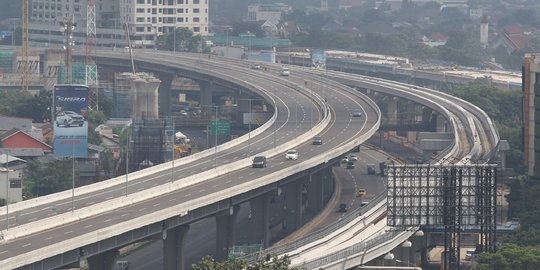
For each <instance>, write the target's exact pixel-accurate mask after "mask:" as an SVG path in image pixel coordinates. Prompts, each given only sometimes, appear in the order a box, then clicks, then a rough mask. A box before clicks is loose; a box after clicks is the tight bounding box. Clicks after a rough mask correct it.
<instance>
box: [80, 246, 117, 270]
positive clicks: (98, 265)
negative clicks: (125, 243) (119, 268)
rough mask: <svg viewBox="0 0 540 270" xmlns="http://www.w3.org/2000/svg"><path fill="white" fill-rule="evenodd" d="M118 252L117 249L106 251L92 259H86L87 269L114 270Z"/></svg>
mask: <svg viewBox="0 0 540 270" xmlns="http://www.w3.org/2000/svg"><path fill="white" fill-rule="evenodd" d="M118 255H119V252H118V250H117V249H112V250H108V251H105V252H102V253H99V254H96V255H94V256H92V257H88V259H87V260H88V267H89V268H90V270H108V269H110V270H114V269H116V268H115V265H114V263H115V262H116V259H117V258H118Z"/></svg>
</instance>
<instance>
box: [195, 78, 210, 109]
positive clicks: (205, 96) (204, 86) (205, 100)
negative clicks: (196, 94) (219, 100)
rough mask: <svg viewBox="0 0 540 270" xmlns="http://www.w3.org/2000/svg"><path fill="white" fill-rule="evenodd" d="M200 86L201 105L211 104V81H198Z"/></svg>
mask: <svg viewBox="0 0 540 270" xmlns="http://www.w3.org/2000/svg"><path fill="white" fill-rule="evenodd" d="M198 83H199V87H200V89H201V90H200V95H201V100H200V103H201V105H202V106H208V105H212V85H213V83H212V82H204V81H198Z"/></svg>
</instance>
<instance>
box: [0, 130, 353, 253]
mask: <svg viewBox="0 0 540 270" xmlns="http://www.w3.org/2000/svg"><path fill="white" fill-rule="evenodd" d="M331 130H332V131H334V132H335V131H336V129H331ZM337 130H339V129H337ZM342 136H347V135H346V134H345V135H342ZM330 145H331V144H330V143H329V146H330ZM276 166H277V165H276ZM288 166H290V164H285V163H283V166H278V168H277V169H283V168H285V167H288ZM248 170H250V169H248ZM263 170H264V169H263ZM241 171H242V170H241ZM235 173H237V172H235ZM256 173H258V175H255V176H254V178H258V177H261V176H263V175H265V174H266V173H264V172H263V171H262V170H251V171H249V172H240V174H239V175H237V177H231V175H226V176H224V177H218V178H215V179H212V180H210V181H208V182H204V183H199V184H195V185H193V186H190V187H188V188H186V189H182V190H178V191H176V192H173V193H172V194H166V195H164V196H162V197H158V198H154V199H150V200H148V201H145V202H141V203H137V204H134V205H132V206H129V207H126V208H123V209H119V210H117V211H113V212H109V213H104V214H102V215H99V216H94V217H91V218H88V219H85V220H83V221H80V222H74V223H70V224H67V225H65V226H64V227H63V228H53V229H51V230H50V231H47V232H42V233H37V234H34V235H31V236H28V237H25V238H21V239H17V240H15V241H13V242H9V243H6V244H5V248H6V249H8V250H9V252H6V253H4V254H0V258H1V257H4V256H8V257H12V256H14V255H16V254H20V253H22V252H29V251H30V250H34V249H36V248H40V247H43V246H48V245H51V244H53V243H57V242H59V241H63V240H67V239H71V238H72V236H68V235H66V234H65V233H64V232H65V231H66V230H67V231H68V232H70V233H74V232H77V234H83V233H85V232H89V231H93V230H96V229H98V228H104V227H108V226H110V225H111V224H115V223H119V222H123V221H127V220H130V219H132V218H134V217H137V216H143V215H146V214H149V213H152V212H154V211H156V210H161V209H162V208H163V207H171V206H174V205H176V204H178V203H180V202H181V200H180V201H176V199H178V198H181V199H183V200H184V201H185V200H188V199H186V198H193V197H194V196H202V195H205V194H212V193H214V192H216V191H220V190H222V189H223V188H224V186H223V185H225V187H230V186H231V185H236V184H241V183H244V182H245V181H246V179H243V178H244V176H245V175H246V174H248V175H249V176H248V177H246V178H248V179H250V178H251V177H250V176H252V175H254V174H256ZM251 179H253V178H251ZM233 180H234V181H235V183H231V182H232V181H233ZM122 211H124V212H126V214H122V215H118V214H117V213H118V212H122ZM81 227H83V228H84V229H80V228H81ZM90 228H93V230H92V229H90ZM32 243H35V244H34V245H33V246H32Z"/></svg>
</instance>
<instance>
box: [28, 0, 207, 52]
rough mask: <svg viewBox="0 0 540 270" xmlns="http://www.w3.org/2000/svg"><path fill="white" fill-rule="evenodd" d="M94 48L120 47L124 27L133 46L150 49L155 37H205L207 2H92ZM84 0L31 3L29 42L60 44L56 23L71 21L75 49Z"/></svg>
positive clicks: (36, 0) (83, 17) (84, 11)
mask: <svg viewBox="0 0 540 270" xmlns="http://www.w3.org/2000/svg"><path fill="white" fill-rule="evenodd" d="M94 3H95V13H96V26H97V33H96V45H97V46H111V47H113V46H114V47H116V46H118V47H123V46H125V45H126V44H127V41H126V40H127V39H126V37H125V33H126V32H125V28H124V26H125V25H128V26H129V33H130V36H131V38H132V41H133V43H134V44H135V45H136V46H144V47H153V46H154V45H155V40H156V39H157V37H158V36H160V35H163V34H165V33H169V32H172V31H173V30H174V29H175V28H179V27H186V28H188V29H190V30H191V31H193V33H194V35H199V34H201V35H207V34H208V0H94ZM87 4H88V3H87V0H33V1H32V5H31V7H30V9H29V12H30V14H29V19H30V20H29V34H30V35H29V39H30V41H31V42H37V43H41V44H43V43H45V44H51V43H52V44H60V43H62V42H63V37H62V36H61V35H62V32H61V30H60V23H61V22H62V21H64V19H65V18H67V17H70V18H73V21H74V23H76V27H75V30H74V35H73V36H74V40H75V45H76V46H77V45H78V44H79V45H83V44H84V43H85V36H86V33H85V32H86V21H87V20H86V17H87Z"/></svg>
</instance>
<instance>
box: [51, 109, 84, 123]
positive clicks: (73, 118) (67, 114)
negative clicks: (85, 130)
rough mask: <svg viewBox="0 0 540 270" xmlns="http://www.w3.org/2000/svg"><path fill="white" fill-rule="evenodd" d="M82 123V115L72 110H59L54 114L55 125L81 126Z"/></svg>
mask: <svg viewBox="0 0 540 270" xmlns="http://www.w3.org/2000/svg"><path fill="white" fill-rule="evenodd" d="M83 124H84V117H83V116H82V115H80V114H78V113H76V112H72V111H61V112H59V113H57V114H56V126H57V127H59V126H64V127H70V126H79V127H82V125H83Z"/></svg>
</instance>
